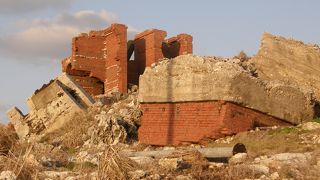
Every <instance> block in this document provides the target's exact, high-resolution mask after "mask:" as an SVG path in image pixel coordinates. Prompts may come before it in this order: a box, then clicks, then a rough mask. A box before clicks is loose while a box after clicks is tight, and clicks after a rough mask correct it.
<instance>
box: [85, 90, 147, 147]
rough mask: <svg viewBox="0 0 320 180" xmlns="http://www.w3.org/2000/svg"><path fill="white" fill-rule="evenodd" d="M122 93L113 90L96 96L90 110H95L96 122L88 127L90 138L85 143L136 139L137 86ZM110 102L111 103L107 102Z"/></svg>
mask: <svg viewBox="0 0 320 180" xmlns="http://www.w3.org/2000/svg"><path fill="white" fill-rule="evenodd" d="M133 89H134V91H132V92H130V93H128V94H126V95H122V96H121V94H120V93H119V92H113V93H111V94H110V95H100V96H97V97H96V99H97V102H96V103H95V104H94V105H93V107H92V109H91V110H92V111H94V112H96V115H95V116H94V119H95V121H96V123H94V125H93V126H92V127H89V128H88V136H89V137H90V139H89V140H88V141H87V142H86V144H112V145H115V144H117V143H119V142H121V143H129V142H132V141H133V140H137V135H138V134H137V132H138V127H139V125H140V117H141V115H142V114H141V111H140V109H139V102H138V101H137V94H138V92H137V88H133ZM110 102H112V103H111V104H108V103H110Z"/></svg>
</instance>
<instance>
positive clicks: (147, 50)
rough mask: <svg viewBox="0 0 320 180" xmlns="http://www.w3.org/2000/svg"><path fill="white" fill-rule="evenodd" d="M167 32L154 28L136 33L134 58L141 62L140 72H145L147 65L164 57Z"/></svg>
mask: <svg viewBox="0 0 320 180" xmlns="http://www.w3.org/2000/svg"><path fill="white" fill-rule="evenodd" d="M166 36H167V32H165V31H162V30H158V29H152V30H146V31H144V32H142V33H139V34H137V35H136V37H135V39H134V49H135V51H134V60H135V61H137V62H138V64H139V74H142V73H143V72H144V69H145V67H148V66H151V64H152V63H155V62H157V60H159V59H161V58H163V54H162V42H163V41H164V39H165V37H166Z"/></svg>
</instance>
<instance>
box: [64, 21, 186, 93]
mask: <svg viewBox="0 0 320 180" xmlns="http://www.w3.org/2000/svg"><path fill="white" fill-rule="evenodd" d="M166 36H167V32H165V31H162V30H157V29H152V30H146V31H144V32H142V33H139V34H137V35H136V37H135V39H134V41H133V42H132V44H133V46H132V47H131V46H128V45H127V27H126V26H125V25H122V24H112V25H111V27H109V28H107V29H105V30H102V31H91V32H89V33H88V34H86V33H82V34H80V35H79V36H78V37H75V38H73V40H72V56H71V57H70V58H67V59H65V60H63V61H62V69H63V72H67V74H69V75H71V76H72V77H73V78H74V79H75V80H76V81H77V82H79V83H80V85H82V86H83V88H84V89H85V90H86V91H87V92H89V93H90V94H91V95H98V94H100V93H108V92H110V91H111V90H112V89H114V88H116V89H118V90H119V91H120V92H127V84H128V83H130V84H138V83H139V76H140V75H141V74H143V72H144V70H145V68H146V67H148V66H151V64H153V63H155V62H157V61H158V60H159V59H162V58H164V57H166V58H174V57H176V56H179V55H182V54H190V53H192V36H190V35H188V34H180V35H178V36H177V37H173V38H170V39H168V40H165V38H166ZM128 47H129V48H134V60H133V61H129V60H128V52H129V49H128ZM130 52H131V51H130ZM129 55H131V54H129ZM97 80H99V81H100V82H103V87H101V83H100V82H99V81H97ZM102 88H103V91H102V90H101V89H102Z"/></svg>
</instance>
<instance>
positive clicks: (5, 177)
mask: <svg viewBox="0 0 320 180" xmlns="http://www.w3.org/2000/svg"><path fill="white" fill-rule="evenodd" d="M16 179H17V176H16V175H15V174H14V172H12V171H2V172H1V174H0V180H16Z"/></svg>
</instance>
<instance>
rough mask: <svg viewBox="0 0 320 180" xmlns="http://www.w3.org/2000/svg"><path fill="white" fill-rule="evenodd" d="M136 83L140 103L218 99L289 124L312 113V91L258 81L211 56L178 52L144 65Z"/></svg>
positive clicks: (235, 65)
mask: <svg viewBox="0 0 320 180" xmlns="http://www.w3.org/2000/svg"><path fill="white" fill-rule="evenodd" d="M168 80H170V82H169V83H168ZM139 84H140V86H139V97H138V99H139V102H143V103H162V102H189V101H191V102H195V101H217V100H222V101H228V102H233V103H236V104H241V105H242V106H245V107H247V108H251V109H254V110H258V111H260V112H263V113H265V114H269V115H272V116H274V117H277V118H279V119H283V120H286V121H287V122H290V123H293V124H299V123H301V122H305V121H310V120H311V119H313V116H314V114H315V110H314V107H315V105H314V103H312V100H313V98H312V91H309V90H307V89H300V87H299V86H296V85H291V84H290V85H288V84H285V83H282V82H269V81H262V80H261V79H260V78H257V77H255V76H254V75H253V74H252V73H251V72H250V71H249V70H247V69H245V68H244V67H242V66H240V65H239V64H236V63H232V62H228V61H223V60H217V59H215V58H213V57H200V56H193V55H182V56H178V57H176V58H174V59H170V60H163V61H162V62H161V63H160V64H159V65H157V66H156V67H155V68H146V70H145V72H144V73H143V75H141V76H140V81H139ZM173 87H174V88H173ZM168 94H170V96H168ZM252 94H255V96H252ZM289 112H290V113H289Z"/></svg>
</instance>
